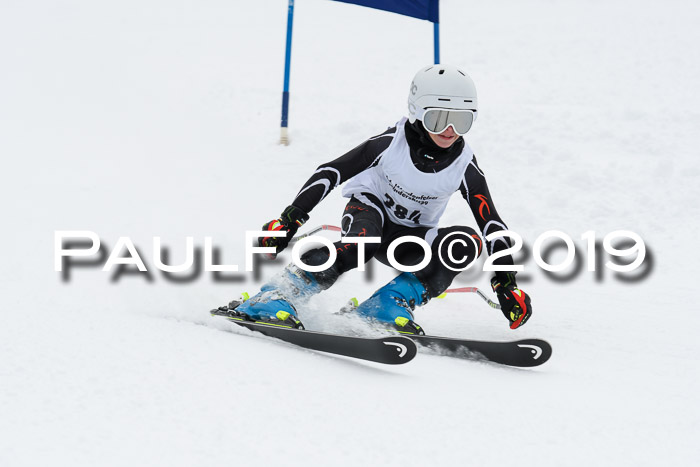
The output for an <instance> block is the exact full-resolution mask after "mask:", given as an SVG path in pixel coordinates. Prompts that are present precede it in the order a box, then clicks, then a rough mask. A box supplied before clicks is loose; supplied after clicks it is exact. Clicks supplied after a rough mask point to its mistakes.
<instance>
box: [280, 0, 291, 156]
mask: <svg viewBox="0 0 700 467" xmlns="http://www.w3.org/2000/svg"><path fill="white" fill-rule="evenodd" d="M293 23H294V0H289V6H288V7H287V50H286V52H285V57H284V88H283V90H282V124H281V128H280V143H281V144H284V145H285V146H287V145H288V144H289V134H288V126H289V69H290V68H291V64H292V24H293Z"/></svg>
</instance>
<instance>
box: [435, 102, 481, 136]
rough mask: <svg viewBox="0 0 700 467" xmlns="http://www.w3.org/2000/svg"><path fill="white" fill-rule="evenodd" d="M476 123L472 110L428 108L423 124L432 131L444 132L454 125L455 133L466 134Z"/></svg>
mask: <svg viewBox="0 0 700 467" xmlns="http://www.w3.org/2000/svg"><path fill="white" fill-rule="evenodd" d="M472 123H474V112H472V111H471V110H447V109H427V110H426V111H425V113H424V114H423V126H424V127H425V129H426V130H428V131H429V132H430V133H435V134H437V133H442V132H443V131H445V130H446V129H447V127H448V126H450V125H452V128H454V130H455V133H457V134H458V135H460V136H461V135H465V134H467V132H468V131H469V129H470V128H471V127H472Z"/></svg>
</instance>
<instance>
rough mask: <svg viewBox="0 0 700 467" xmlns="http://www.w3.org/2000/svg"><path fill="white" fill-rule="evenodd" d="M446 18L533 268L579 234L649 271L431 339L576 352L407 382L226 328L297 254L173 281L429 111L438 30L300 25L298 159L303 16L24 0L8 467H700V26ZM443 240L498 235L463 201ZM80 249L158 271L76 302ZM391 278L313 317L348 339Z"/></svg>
mask: <svg viewBox="0 0 700 467" xmlns="http://www.w3.org/2000/svg"><path fill="white" fill-rule="evenodd" d="M441 11H442V14H441V18H442V23H441V32H442V37H441V39H442V46H443V48H442V58H443V61H444V62H446V63H448V62H449V63H453V64H455V65H458V66H460V67H463V68H465V69H466V70H467V71H468V72H469V73H470V74H471V76H472V77H473V78H474V81H475V82H476V85H477V89H478V90H479V102H480V112H479V113H480V116H479V120H478V121H477V122H476V124H475V126H474V128H473V129H472V131H471V132H470V133H469V135H468V141H469V144H470V145H471V146H472V148H473V149H474V150H475V152H476V154H477V156H478V157H479V163H480V165H481V167H482V168H483V170H484V171H485V172H486V175H487V177H488V180H489V184H490V188H491V192H492V195H493V197H494V199H495V202H496V205H497V206H498V209H499V212H500V213H501V215H502V216H503V218H504V219H505V220H506V222H507V223H508V224H509V227H510V228H511V229H513V230H515V231H517V232H518V233H520V234H521V235H522V236H523V237H524V239H525V242H526V244H527V245H529V246H530V247H531V246H532V244H533V243H534V240H535V239H536V238H537V236H538V235H540V234H541V233H543V232H545V231H548V230H553V229H557V230H561V231H563V232H565V233H567V234H568V235H570V236H571V237H572V238H573V239H574V241H575V242H576V245H577V247H578V251H577V258H580V259H581V260H584V259H585V251H586V250H585V246H586V245H585V242H584V241H583V240H581V238H580V237H581V234H583V233H584V232H586V231H589V230H594V231H595V232H596V234H597V238H598V239H599V240H602V237H603V236H604V235H605V234H607V233H608V232H611V231H613V230H619V229H627V230H631V231H634V232H636V233H638V234H639V235H640V236H641V237H642V238H643V239H644V240H645V242H646V244H647V246H648V249H649V252H650V258H649V260H648V262H647V264H650V265H652V266H651V270H650V272H649V273H648V274H647V275H646V277H645V278H643V279H641V280H635V281H627V282H625V281H622V280H620V279H619V278H617V277H616V276H615V275H614V274H613V273H612V271H609V270H603V272H602V277H601V279H600V280H596V274H595V273H591V272H587V271H586V270H585V263H584V264H583V267H582V270H580V271H579V272H578V273H576V274H574V275H573V277H572V278H571V279H569V280H565V281H555V280H553V279H552V278H550V277H548V276H547V275H545V274H544V273H543V272H542V271H541V270H539V268H537V266H536V265H535V263H534V261H533V260H532V255H531V253H529V254H528V255H527V256H526V257H524V258H526V260H525V261H524V264H525V267H526V271H525V273H524V274H522V275H521V277H522V278H523V279H522V280H521V281H520V285H521V287H522V288H523V289H524V290H526V291H527V292H528V293H529V294H530V295H531V296H532V299H533V306H534V308H533V310H534V314H533V317H532V319H531V320H530V321H529V322H528V324H527V325H526V326H525V327H523V328H522V329H520V330H517V331H511V330H509V329H508V327H507V324H506V322H505V320H504V319H503V318H502V316H500V314H499V313H498V312H495V311H493V310H491V309H490V308H489V307H487V306H486V305H484V304H483V302H482V301H481V300H480V299H479V298H478V297H476V296H473V295H471V294H463V295H462V294H460V295H454V296H449V297H448V298H446V299H443V300H434V301H433V302H431V303H430V304H429V305H428V306H427V307H425V308H423V309H419V310H418V311H417V317H416V320H417V321H418V322H419V323H420V324H421V325H422V326H424V327H425V328H426V329H427V330H428V331H429V332H430V333H432V334H437V335H449V336H461V337H465V338H476V339H498V340H509V339H519V338H528V337H538V338H543V339H546V340H548V341H549V342H550V343H551V344H552V346H553V348H554V354H553V357H552V359H551V361H550V362H548V363H547V364H545V365H543V366H542V367H539V368H536V369H528V370H520V369H512V368H503V367H498V366H495V365H489V364H485V363H477V362H468V361H462V360H456V359H449V358H444V357H439V356H433V355H424V354H420V355H419V356H418V357H417V358H416V359H415V360H414V361H413V362H411V363H409V364H406V365H403V366H399V367H388V366H382V365H379V364H373V363H367V362H360V361H355V360H351V359H347V358H343V357H334V356H329V355H325V354H320V353H316V352H311V351H305V350H300V349H296V348H294V347H292V346H290V345H287V344H284V343H279V342H276V341H274V340H271V339H268V338H265V337H257V336H256V337H253V336H252V335H251V333H250V332H248V331H246V330H243V329H238V328H235V327H234V326H233V325H229V324H228V323H225V322H220V321H217V320H215V319H213V318H210V317H209V316H208V310H209V309H210V308H212V307H213V306H216V305H219V304H223V303H225V302H227V301H228V300H230V299H231V298H234V297H235V296H237V295H238V294H239V293H240V292H242V291H244V290H245V291H249V292H255V290H256V289H257V288H258V287H259V286H260V285H261V284H262V283H263V281H264V280H265V279H266V278H268V277H270V276H271V275H273V274H274V273H275V272H276V271H278V270H280V269H281V268H282V267H283V266H284V265H285V264H286V262H288V261H289V260H290V258H291V256H290V254H289V253H285V254H284V255H283V257H282V258H281V259H280V260H278V261H277V262H275V263H272V264H269V263H264V264H261V265H259V267H258V271H259V272H258V273H257V274H253V273H246V272H241V273H238V274H232V273H227V274H224V275H223V279H222V278H217V277H215V276H214V275H213V274H212V273H204V272H202V273H201V274H199V275H198V276H196V278H195V279H192V280H187V281H183V282H175V281H172V280H168V279H167V278H166V277H164V275H163V274H161V273H160V272H159V271H158V270H157V269H156V268H155V266H154V261H153V246H152V239H153V237H154V236H160V237H162V240H163V244H164V245H165V246H166V247H167V248H168V249H169V250H170V252H171V258H170V260H171V262H172V263H173V264H176V263H179V262H182V261H183V260H184V259H185V249H184V246H185V237H187V236H193V237H194V240H195V245H196V246H197V247H198V248H200V249H201V248H202V246H203V243H204V237H206V236H210V237H212V238H213V242H214V245H215V246H217V247H218V248H219V249H220V250H221V260H222V261H223V262H226V263H227V264H238V265H240V266H241V268H243V265H244V262H245V261H244V260H245V237H244V232H245V231H246V230H256V229H258V228H259V226H260V225H262V223H264V222H265V221H267V220H269V219H270V218H272V217H274V216H275V215H277V214H278V213H279V212H280V211H281V210H282V209H283V208H284V207H285V206H286V205H287V204H288V203H289V202H290V201H291V199H292V198H293V196H294V194H295V193H296V191H297V190H298V189H299V187H300V186H301V184H302V183H303V182H304V181H305V180H306V178H307V177H308V176H309V175H310V174H311V173H312V172H313V170H314V169H315V167H316V166H317V165H318V164H320V163H322V162H324V161H327V160H330V159H331V158H334V157H337V156H338V155H340V154H342V153H343V152H345V151H346V150H348V149H350V148H352V147H353V146H355V145H356V144H358V143H360V142H361V141H363V140H364V139H365V138H366V137H368V136H370V135H372V134H376V133H378V132H380V131H382V130H383V129H384V128H386V127H387V126H389V125H392V124H393V123H394V122H395V121H397V120H398V119H399V118H400V117H401V116H402V114H403V112H404V110H405V99H406V92H407V90H408V85H409V83H410V79H411V77H412V75H413V73H414V72H415V71H416V70H417V69H419V68H420V67H422V66H424V65H425V64H428V63H430V62H431V60H432V25H431V24H430V23H428V22H423V21H419V20H415V19H411V18H405V17H401V16H398V15H394V14H390V13H385V12H379V11H373V10H370V9H366V8H361V7H357V6H353V5H347V4H343V3H337V2H328V1H321V0H304V1H300V2H297V3H296V18H295V24H294V50H293V61H292V77H291V91H292V98H291V104H290V109H291V110H290V136H291V140H292V143H291V145H290V146H288V147H283V146H280V145H278V144H277V140H278V125H279V113H280V101H281V99H280V97H281V96H280V94H281V85H282V77H283V68H282V67H283V56H284V49H283V45H284V37H285V25H286V2H285V1H283V0H276V1H275V2H272V1H268V2H243V1H231V0H229V1H216V0H212V1H209V2H190V1H184V0H176V1H172V0H171V1H168V2H165V1H163V0H150V1H148V2H136V1H133V0H125V1H122V2H119V3H108V2H86V1H77V0H74V1H64V2H60V3H55V2H47V1H39V0H35V1H32V2H19V1H15V0H5V1H4V2H3V3H2V5H1V6H0V62H1V63H2V73H0V127H1V128H2V137H1V138H0V152H1V153H2V155H3V161H4V162H5V170H3V171H2V173H1V174H0V177H1V178H0V187H1V188H0V189H1V190H2V192H1V193H0V195H1V196H2V199H3V207H4V219H5V222H4V223H3V227H4V228H3V229H2V230H3V232H2V240H3V242H4V245H5V248H4V252H3V255H2V269H1V270H0V271H1V272H0V292H1V294H0V296H1V297H2V302H1V303H2V325H1V326H0V434H1V436H0V465H3V466H5V465H7V466H30V465H31V466H34V465H56V466H59V465H71V466H77V465H108V466H109V465H114V466H122V465H183V466H184V465H246V466H247V465H314V466H315V465H328V464H331V463H332V464H334V465H358V464H361V463H365V464H367V463H370V464H372V465H381V464H385V465H399V464H400V465H403V466H405V465H426V463H427V464H429V465H438V464H441V463H442V464H444V463H449V464H457V463H463V464H467V465H508V464H515V463H517V464H518V465H591V464H596V465H597V464H603V465H635V466H637V465H659V464H668V465H692V464H694V463H697V462H698V460H700V450H699V449H698V447H697V442H696V440H695V435H696V434H697V432H698V428H699V424H700V416H699V414H698V406H699V405H700V404H699V402H700V400H699V399H698V395H697V391H696V390H695V389H696V387H697V385H698V382H699V381H700V377H699V375H698V368H699V364H700V358H699V357H698V350H699V347H700V345H699V344H698V342H697V337H696V334H697V332H696V329H697V328H698V326H699V325H700V318H699V317H698V313H697V312H696V308H697V307H696V306H695V305H694V303H695V302H694V300H693V299H694V296H695V294H694V288H693V286H692V283H691V279H692V278H693V277H694V275H695V273H696V271H695V270H696V267H695V262H696V261H697V259H698V255H697V252H695V251H694V250H693V248H694V245H693V244H694V243H695V242H694V241H693V238H694V236H695V231H696V230H697V227H698V220H697V219H698V218H699V217H700V212H699V209H698V202H697V199H698V196H700V188H699V186H698V184H697V179H698V175H700V166H699V165H698V162H697V149H696V148H697V147H698V144H699V143H700V138H699V137H698V133H697V128H698V124H699V123H700V110H698V109H700V99H699V98H698V93H697V92H696V87H697V83H698V82H700V65H699V64H698V63H699V62H698V60H697V59H696V58H694V57H696V56H697V43H698V39H699V37H698V36H699V34H700V33H698V30H697V28H696V25H697V24H698V21H699V20H700V8H699V7H698V5H697V4H696V3H693V2H687V1H668V2H663V3H662V2H654V1H651V0H642V1H635V2H632V1H624V0H610V1H606V2H586V3H579V4H571V2H552V1H548V0H533V1H529V2H517V1H514V0H498V1H493V2H459V1H456V0H443V1H442V2H441ZM344 203H345V200H344V199H343V198H342V197H341V196H340V190H336V191H335V192H333V193H332V194H331V195H330V196H329V197H328V198H327V199H326V200H325V201H324V203H323V204H321V205H320V206H318V207H317V208H316V209H315V210H314V212H313V213H312V218H311V220H310V221H309V224H308V225H317V224H321V223H332V224H333V223H334V224H337V223H338V222H339V218H340V213H341V210H342V207H343V206H344ZM443 221H444V224H445V225H450V224H454V223H464V222H467V223H469V224H470V225H474V222H473V220H472V219H470V215H469V214H468V213H467V212H466V210H465V205H464V202H463V200H462V199H461V198H460V197H459V196H456V197H455V198H454V199H453V201H452V202H451V204H450V206H449V207H448V211H447V213H446V215H445V216H444V218H443ZM57 230H91V231H94V232H96V233H97V234H98V235H99V236H100V238H101V240H102V243H103V245H104V246H105V247H106V253H107V254H108V253H109V252H110V251H111V248H112V247H113V246H114V245H115V244H116V243H117V241H118V239H119V237H122V236H128V237H129V238H131V239H132V240H133V242H134V244H135V245H136V246H137V248H138V249H139V252H140V253H141V254H142V255H143V258H144V262H145V263H146V265H147V267H148V269H149V271H150V274H149V275H146V274H126V275H122V276H117V277H115V276H114V274H113V272H112V273H109V272H102V271H101V270H100V266H96V265H93V266H92V267H81V268H73V269H72V270H71V271H70V280H67V281H64V280H62V276H61V274H60V273H58V272H55V271H54V270H53V260H54V256H53V255H54V232H55V231H57ZM324 235H326V236H328V238H335V237H333V235H332V234H329V233H326V234H324ZM530 251H531V249H530ZM562 258H563V253H562V252H561V251H560V250H558V252H557V253H556V254H555V255H553V257H552V262H556V261H557V260H561V259H562ZM606 260H607V258H606ZM100 265H101V264H100ZM369 269H370V272H369V273H368V274H367V275H363V274H362V273H359V272H356V271H355V272H351V273H348V274H347V275H345V276H344V277H342V278H341V281H340V282H339V283H338V284H337V285H336V286H335V287H334V288H332V289H331V290H329V291H327V292H325V293H324V294H322V295H320V296H318V297H316V298H314V300H313V301H312V303H311V304H310V308H309V310H305V314H304V315H302V318H303V319H304V322H305V323H306V324H307V325H308V326H309V327H315V328H319V329H328V328H333V327H334V326H335V327H337V326H341V324H342V323H339V322H337V321H334V320H333V319H332V318H331V317H329V316H328V311H329V310H335V309H337V308H339V307H340V306H341V305H342V304H343V303H345V302H346V301H347V299H348V298H350V297H351V296H353V295H354V296H357V297H358V298H359V299H363V298H366V297H367V296H369V295H370V294H371V293H372V291H373V290H375V289H376V288H377V287H378V286H379V285H381V284H383V283H385V282H386V281H387V280H389V279H390V278H391V277H392V276H393V274H394V272H393V271H391V270H389V269H388V268H386V267H384V266H382V265H379V264H374V265H372V266H371V267H370V268H369ZM526 276H527V277H526ZM488 279H489V276H488V275H487V274H477V273H471V272H470V273H465V274H463V275H461V276H460V277H458V279H457V280H456V281H455V285H456V286H464V285H475V286H478V287H482V288H485V289H487V288H488ZM342 325H343V326H344V325H345V324H342ZM348 326H349V325H348ZM341 329H342V328H341Z"/></svg>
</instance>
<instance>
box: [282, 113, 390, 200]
mask: <svg viewBox="0 0 700 467" xmlns="http://www.w3.org/2000/svg"><path fill="white" fill-rule="evenodd" d="M395 135H396V127H392V128H389V129H388V130H386V131H385V132H384V133H382V134H380V135H377V136H373V137H372V138H370V139H368V140H367V141H365V142H364V143H362V144H360V145H359V146H357V147H355V148H354V149H351V150H350V151H348V152H347V153H345V154H343V155H342V156H340V157H339V158H337V159H335V160H333V161H330V162H326V163H325V164H321V165H320V166H318V168H317V169H316V171H315V172H314V173H313V175H311V177H309V179H308V180H307V181H306V183H304V185H303V186H302V187H301V190H299V193H297V195H296V197H295V198H294V201H292V205H293V206H296V207H297V208H299V209H301V210H303V211H304V212H306V213H309V212H311V210H312V209H313V208H314V207H316V205H317V204H318V203H320V202H321V201H322V200H323V199H324V198H325V197H326V196H328V194H329V193H330V192H331V191H332V190H333V189H334V188H335V187H337V186H338V185H341V184H342V183H345V182H346V181H347V180H349V179H351V178H352V177H354V176H355V175H357V174H359V173H360V172H362V171H364V170H367V169H368V168H370V167H373V166H374V165H376V164H377V163H378V162H379V159H380V158H381V155H382V153H383V152H384V151H385V150H386V148H388V147H389V145H390V144H391V142H392V140H393V139H394V136H395Z"/></svg>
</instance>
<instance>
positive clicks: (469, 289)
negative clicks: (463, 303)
mask: <svg viewBox="0 0 700 467" xmlns="http://www.w3.org/2000/svg"><path fill="white" fill-rule="evenodd" d="M460 292H467V293H475V294H477V295H479V297H481V298H483V299H484V301H485V302H486V303H488V304H489V306H490V307H491V308H496V309H497V310H500V309H501V305H499V304H498V303H496V302H494V301H493V300H491V299H490V298H489V297H488V295H486V293H484V291H482V290H481V289H479V288H478V287H458V288H456V289H447V290H445V291H444V292H443V293H442V294H441V295H439V296H438V298H445V295H447V294H448V293H460Z"/></svg>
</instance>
